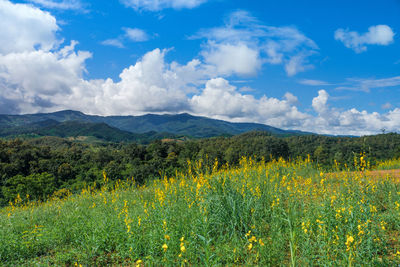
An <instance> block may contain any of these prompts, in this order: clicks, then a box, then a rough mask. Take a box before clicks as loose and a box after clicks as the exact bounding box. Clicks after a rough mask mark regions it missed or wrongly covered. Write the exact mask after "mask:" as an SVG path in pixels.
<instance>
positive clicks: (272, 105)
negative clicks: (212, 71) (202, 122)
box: [190, 78, 309, 127]
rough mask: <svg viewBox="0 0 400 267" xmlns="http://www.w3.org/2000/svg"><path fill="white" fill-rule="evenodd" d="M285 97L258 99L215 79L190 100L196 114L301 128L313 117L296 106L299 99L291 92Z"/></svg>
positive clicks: (222, 80)
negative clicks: (306, 120) (301, 125)
mask: <svg viewBox="0 0 400 267" xmlns="http://www.w3.org/2000/svg"><path fill="white" fill-rule="evenodd" d="M285 98H286V99H283V100H279V99H277V98H268V97H267V96H265V95H264V96H262V97H261V98H259V99H257V98H255V97H254V96H252V95H246V94H242V93H240V92H238V91H237V90H236V87H234V86H232V85H231V84H229V82H228V81H227V80H225V79H223V78H215V79H210V80H209V81H207V83H206V85H205V88H204V89H203V90H202V92H201V94H199V95H194V96H193V97H192V98H191V99H190V105H191V109H192V112H194V113H195V114H199V115H204V116H210V117H214V118H219V119H226V120H230V121H232V120H233V121H256V122H260V123H266V124H271V125H275V126H277V127H287V126H288V125H291V126H294V125H300V124H301V123H302V121H304V120H305V119H307V118H308V117H309V115H307V114H304V113H301V112H300V111H298V110H297V108H296V107H295V106H294V105H293V102H294V101H297V98H296V97H295V96H293V95H292V94H290V93H289V94H288V93H287V94H286V95H285Z"/></svg>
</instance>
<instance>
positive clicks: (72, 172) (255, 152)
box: [0, 132, 400, 205]
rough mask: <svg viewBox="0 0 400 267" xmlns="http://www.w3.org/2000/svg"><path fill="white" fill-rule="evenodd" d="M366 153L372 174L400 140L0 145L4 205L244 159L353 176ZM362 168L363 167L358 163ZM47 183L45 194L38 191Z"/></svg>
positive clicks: (397, 151) (395, 152)
mask: <svg viewBox="0 0 400 267" xmlns="http://www.w3.org/2000/svg"><path fill="white" fill-rule="evenodd" d="M360 154H363V155H364V157H365V159H366V161H368V162H369V165H370V167H374V166H379V162H378V161H382V160H387V159H391V158H398V157H400V135H398V134H385V135H378V136H370V137H362V138H349V137H347V138H345V137H342V138H337V137H336V138H335V137H326V136H303V137H290V138H276V137H273V136H270V135H269V134H268V133H265V132H251V133H246V134H242V135H238V136H234V137H229V138H227V137H219V138H210V139H201V140H190V141H184V142H182V141H175V140H169V141H167V142H161V141H154V142H152V143H150V144H148V145H138V144H135V143H118V144H117V143H107V144H101V143H98V144H83V143H77V142H71V141H68V140H65V139H61V138H55V137H44V138H38V139H30V140H26V141H22V140H10V141H0V188H1V190H0V205H5V204H6V203H8V201H10V200H13V199H15V198H16V196H17V194H18V193H21V194H23V195H25V194H29V195H30V196H31V199H42V200H44V199H45V198H46V197H47V196H48V195H49V194H50V195H51V193H52V192H54V191H57V190H59V189H62V188H64V189H68V190H70V191H72V192H78V191H80V190H81V189H82V188H84V187H86V186H88V185H93V184H94V183H97V185H99V183H100V182H101V181H102V179H103V177H102V173H103V171H106V172H107V174H108V177H109V179H110V180H111V181H116V180H117V179H131V178H132V177H133V179H134V180H135V182H136V183H137V184H143V183H145V182H146V181H147V180H153V179H160V178H162V177H163V176H164V175H166V176H168V177H171V176H173V175H175V173H176V171H178V172H185V171H187V161H188V160H190V161H199V160H201V161H202V162H203V165H202V169H203V172H207V171H209V170H211V169H212V167H213V164H214V161H215V159H217V160H218V162H220V164H221V165H225V164H229V165H230V166H234V167H235V166H238V164H239V161H240V158H241V157H243V156H245V157H254V156H257V158H258V159H259V160H261V159H262V158H264V160H265V161H266V162H268V161H271V160H273V159H278V158H280V157H282V158H283V159H285V160H288V159H296V158H299V157H301V158H303V159H304V158H307V157H310V159H311V160H313V161H314V164H316V165H318V166H320V167H322V168H324V169H325V170H327V171H331V170H332V166H338V167H339V168H340V169H344V170H346V169H353V170H354V169H355V161H354V159H355V158H357V157H359V156H360ZM356 163H357V162H356ZM43 183H45V184H46V185H48V186H47V187H42V186H40V185H41V184H43Z"/></svg>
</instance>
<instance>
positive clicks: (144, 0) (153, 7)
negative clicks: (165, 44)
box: [120, 0, 208, 11]
mask: <svg viewBox="0 0 400 267" xmlns="http://www.w3.org/2000/svg"><path fill="white" fill-rule="evenodd" d="M120 1H121V2H122V3H123V4H124V5H125V6H127V7H131V8H133V9H135V10H147V11H160V10H162V9H166V8H173V9H184V8H188V9H192V8H195V7H198V6H200V5H201V4H203V3H205V2H207V1H208V0H156V1H154V0H120Z"/></svg>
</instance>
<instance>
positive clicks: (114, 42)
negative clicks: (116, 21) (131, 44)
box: [101, 39, 125, 48]
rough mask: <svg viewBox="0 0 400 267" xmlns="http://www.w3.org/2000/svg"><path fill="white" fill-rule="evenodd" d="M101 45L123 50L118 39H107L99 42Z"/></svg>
mask: <svg viewBox="0 0 400 267" xmlns="http://www.w3.org/2000/svg"><path fill="white" fill-rule="evenodd" d="M101 44H102V45H108V46H114V47H118V48H124V47H125V46H124V44H123V43H122V41H121V40H120V39H107V40H104V41H102V42H101Z"/></svg>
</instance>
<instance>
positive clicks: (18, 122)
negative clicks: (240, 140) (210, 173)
mask: <svg viewBox="0 0 400 267" xmlns="http://www.w3.org/2000/svg"><path fill="white" fill-rule="evenodd" d="M45 120H54V121H58V122H66V121H82V122H91V123H105V124H107V125H109V126H110V127H114V128H117V129H119V130H122V131H127V132H130V133H135V134H145V133H148V132H153V131H154V132H158V133H170V134H174V135H180V136H182V135H184V136H188V137H194V138H207V137H213V136H221V135H237V134H241V133H244V132H248V131H255V130H260V131H266V132H269V133H270V134H271V135H276V136H288V135H306V134H311V133H307V132H301V131H296V130H283V129H279V128H276V127H273V126H269V125H265V124H260V123H250V122H228V121H224V120H217V119H211V118H208V117H202V116H194V115H191V114H189V113H180V114H164V115H158V114H145V115H141V116H131V115H127V116H99V115H87V114H85V113H82V112H80V111H74V110H61V111H57V112H52V113H36V114H24V115H6V114H0V128H1V127H3V128H4V127H16V126H17V127H23V126H24V125H28V124H31V123H37V122H41V121H45Z"/></svg>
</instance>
